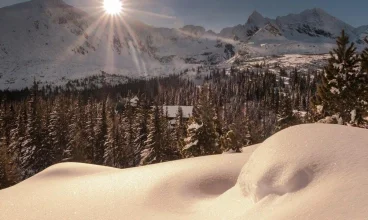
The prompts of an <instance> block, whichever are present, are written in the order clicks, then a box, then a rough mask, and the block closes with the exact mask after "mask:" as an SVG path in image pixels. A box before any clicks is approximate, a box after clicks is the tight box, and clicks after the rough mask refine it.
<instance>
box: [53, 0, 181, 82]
mask: <svg viewBox="0 0 368 220" xmlns="http://www.w3.org/2000/svg"><path fill="white" fill-rule="evenodd" d="M133 5H134V4H132V5H130V4H129V0H125V1H120V0H100V5H99V6H96V7H95V8H93V9H91V10H89V15H88V16H85V17H81V18H78V19H80V20H79V21H77V23H78V22H81V21H83V22H86V23H87V25H86V27H85V28H81V34H79V35H78V38H77V39H76V40H74V41H72V42H69V43H68V45H67V46H66V48H65V50H64V51H63V52H62V53H61V54H59V56H58V59H57V60H56V62H57V65H66V64H67V63H68V62H76V61H78V60H88V59H89V58H88V57H89V54H92V53H97V55H98V56H99V57H100V60H99V62H101V63H100V64H103V65H104V66H105V70H104V71H105V72H108V73H111V74H119V73H123V71H124V70H121V69H119V63H120V62H131V66H132V68H135V69H136V70H135V72H136V73H137V74H139V75H140V76H142V75H143V76H147V74H148V73H147V62H146V61H147V59H149V57H148V56H149V55H146V54H145V53H143V52H142V50H144V45H145V44H144V43H145V42H144V41H145V39H143V38H142V37H141V36H144V35H145V34H143V35H142V32H144V31H145V30H144V28H141V26H140V25H138V26H137V25H132V24H133V23H132V22H134V20H135V17H137V16H139V15H144V16H147V15H148V16H150V17H152V18H153V19H176V18H175V17H173V16H169V15H164V14H156V13H154V12H149V11H142V10H138V9H136V8H134V6H133ZM131 6H133V7H131ZM73 22H75V21H73ZM64 28H67V27H64ZM78 28H79V27H78ZM71 36H72V35H71ZM71 39H73V37H71ZM116 41H118V42H119V45H120V46H119V47H121V48H120V49H117V48H116V45H114V42H116ZM142 41H143V42H142ZM80 47H84V48H85V49H86V50H87V53H86V54H80V56H79V54H77V53H78V52H76V48H80ZM74 55H77V56H74ZM129 56H130V58H129ZM127 58H129V59H127ZM95 64H96V63H91V65H95ZM106 70H111V71H106ZM101 71H102V70H101Z"/></svg>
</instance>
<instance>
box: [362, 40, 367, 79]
mask: <svg viewBox="0 0 368 220" xmlns="http://www.w3.org/2000/svg"><path fill="white" fill-rule="evenodd" d="M364 41H365V42H366V44H367V47H366V48H365V49H364V50H363V52H362V55H361V60H362V70H363V72H365V73H367V74H368V38H365V39H364Z"/></svg>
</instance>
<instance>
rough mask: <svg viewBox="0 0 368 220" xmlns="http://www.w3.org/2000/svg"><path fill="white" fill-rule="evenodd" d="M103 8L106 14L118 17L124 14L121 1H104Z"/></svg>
mask: <svg viewBox="0 0 368 220" xmlns="http://www.w3.org/2000/svg"><path fill="white" fill-rule="evenodd" d="M103 7H104V9H105V11H106V13H108V14H111V15H116V14H119V13H121V12H122V10H123V3H122V2H121V0H104V4H103Z"/></svg>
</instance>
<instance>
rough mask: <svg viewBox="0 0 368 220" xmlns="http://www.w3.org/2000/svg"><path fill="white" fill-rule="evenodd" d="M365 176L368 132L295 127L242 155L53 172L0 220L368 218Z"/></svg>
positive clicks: (4, 201)
mask: <svg viewBox="0 0 368 220" xmlns="http://www.w3.org/2000/svg"><path fill="white" fill-rule="evenodd" d="M253 151H254V153H253ZM244 164H245V165H244ZM243 165H244V167H243ZM242 167H243V168H242ZM367 167H368V131H367V130H363V129H358V128H352V127H344V126H338V125H323V124H315V125H301V126H296V127H293V128H289V129H286V130H284V131H281V132H280V133H278V134H276V135H274V136H273V137H271V138H269V139H268V140H266V141H265V142H264V143H262V144H260V145H258V146H253V147H249V148H245V149H244V153H243V154H223V155H217V156H209V157H202V158H194V159H188V160H181V161H176V162H169V163H163V164H158V165H152V166H146V167H140V168H133V169H127V170H118V169H113V168H105V167H99V166H92V165H83V164H74V163H65V164H59V165H56V166H53V167H50V168H48V169H46V170H45V171H43V172H41V173H40V174H38V175H36V176H34V177H32V178H30V179H28V180H26V181H24V182H22V183H20V184H18V185H16V186H14V187H11V188H9V189H5V190H2V191H0V198H1V199H0V210H1V212H0V219H35V220H36V219H37V220H42V219H90V220H93V219H96V220H97V219H257V220H258V219H337V220H338V219H366V217H367V216H368V175H367V174H368V173H367V171H368V170H367ZM241 169H242V170H241ZM240 171H241V172H240ZM239 173H240V175H239Z"/></svg>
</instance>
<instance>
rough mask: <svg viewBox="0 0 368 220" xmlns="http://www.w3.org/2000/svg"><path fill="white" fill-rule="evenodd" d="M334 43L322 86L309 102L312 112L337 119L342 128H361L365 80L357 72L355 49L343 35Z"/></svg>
mask: <svg viewBox="0 0 368 220" xmlns="http://www.w3.org/2000/svg"><path fill="white" fill-rule="evenodd" d="M336 42H337V48H336V49H334V50H333V51H332V52H330V59H329V60H328V65H327V66H326V67H325V68H324V72H323V74H322V76H321V77H322V82H321V83H320V84H319V86H318V91H317V94H316V96H315V98H314V99H313V100H312V103H313V105H314V110H315V112H319V113H321V116H322V117H326V116H336V117H337V118H339V121H340V123H343V124H346V123H353V124H360V123H361V122H362V113H363V112H364V111H366V108H367V105H366V103H365V102H364V96H363V94H364V93H365V92H364V90H365V89H366V86H365V85H364V81H365V79H366V77H367V76H366V74H363V73H362V71H361V70H360V66H359V61H360V58H359V56H358V54H357V53H356V47H355V45H354V43H350V42H349V37H348V36H347V35H346V34H345V32H344V31H342V33H341V36H340V37H338V39H337V40H336ZM352 116H354V117H352Z"/></svg>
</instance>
